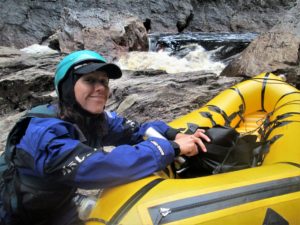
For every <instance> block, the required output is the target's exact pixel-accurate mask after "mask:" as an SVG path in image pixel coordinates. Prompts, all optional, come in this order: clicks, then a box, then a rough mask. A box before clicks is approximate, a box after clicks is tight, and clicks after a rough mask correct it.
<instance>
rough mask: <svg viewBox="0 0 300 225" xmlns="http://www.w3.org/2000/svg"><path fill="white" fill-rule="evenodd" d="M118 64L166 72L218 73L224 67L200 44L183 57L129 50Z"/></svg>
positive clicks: (165, 53) (125, 66)
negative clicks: (212, 58)
mask: <svg viewBox="0 0 300 225" xmlns="http://www.w3.org/2000/svg"><path fill="white" fill-rule="evenodd" d="M118 64H119V65H120V67H121V68H122V69H126V70H147V69H154V70H165V71H166V72H167V73H180V72H193V71H203V70H208V71H212V72H214V73H216V74H219V73H220V72H221V71H222V70H223V69H224V67H225V65H224V64H223V63H221V62H214V61H212V60H211V59H210V53H209V52H208V51H205V49H204V48H202V47H201V46H197V47H196V48H195V50H194V51H191V52H189V53H188V54H187V55H186V56H185V57H183V58H177V57H175V56H170V55H169V53H168V52H163V51H162V52H129V53H128V54H127V55H125V56H122V57H121V58H120V59H119V61H118Z"/></svg>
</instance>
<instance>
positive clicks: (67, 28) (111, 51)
mask: <svg viewBox="0 0 300 225" xmlns="http://www.w3.org/2000/svg"><path fill="white" fill-rule="evenodd" d="M99 15H101V16H99ZM61 21H62V29H61V31H60V32H59V33H58V40H59V43H60V49H61V51H62V52H66V53H69V52H72V51H74V50H80V49H93V50H95V51H99V52H101V53H102V54H103V55H104V56H105V57H106V58H108V59H109V60H113V59H114V58H118V56H119V55H120V54H122V53H124V52H128V51H132V50H136V51H147V50H148V39H147V32H146V28H145V27H144V25H143V23H142V22H141V21H139V20H137V18H135V17H132V16H128V15H123V14H118V15H111V14H110V13H109V12H107V11H105V10H102V9H91V10H84V11H80V12H78V11H72V10H70V9H67V8H65V9H64V11H63V14H62V20H61Z"/></svg>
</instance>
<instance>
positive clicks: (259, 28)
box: [0, 0, 296, 48]
mask: <svg viewBox="0 0 300 225" xmlns="http://www.w3.org/2000/svg"><path fill="white" fill-rule="evenodd" d="M295 2H296V0H292V1H281V0H262V1H257V0H250V1H236V0H229V1H222V0H216V1H196V0H164V1H154V0H151V1H142V0H134V1H133V0H123V1H119V0H111V1H108V0H101V1H91V0H85V1H77V2H76V3H74V1H72V0H65V1H52V0H48V1H31V0H23V1H19V0H6V1H5V0H4V1H1V3H0V8H1V9H2V10H1V15H0V16H1V20H0V34H1V35H0V43H2V45H4V46H12V47H17V48H22V47H25V46H28V45H31V44H33V43H41V42H42V41H44V40H45V39H47V38H48V37H49V36H51V35H52V34H54V33H56V32H57V30H59V29H63V30H64V29H65V28H64V25H65V23H66V21H65V20H64V17H65V18H68V19H70V18H69V17H68V16H66V10H67V11H74V13H76V12H83V11H85V12H86V13H90V14H92V13H94V17H91V19H90V20H88V19H87V20H86V21H85V22H83V21H81V20H80V24H78V23H77V22H78V21H76V20H73V21H69V23H68V26H67V30H65V31H66V35H68V34H69V35H70V36H71V37H72V36H76V32H77V31H79V30H78V29H80V30H81V29H84V28H85V29H87V28H91V27H93V28H95V29H96V28H97V27H98V29H100V28H101V29H104V30H106V29H108V30H109V26H108V25H107V26H104V25H103V26H102V25H100V26H98V25H99V21H105V20H106V21H111V20H112V19H114V17H116V18H118V16H121V18H120V19H119V21H120V22H122V20H123V19H122V17H123V16H124V18H128V17H129V16H132V17H135V18H137V19H138V20H139V21H140V22H141V23H142V22H143V21H145V19H146V18H148V19H150V20H151V32H177V27H176V24H182V25H183V26H184V28H185V31H205V32H211V31H217V32H219V31H223V32H224V31H230V32H245V31H251V32H264V31H267V30H268V29H270V28H271V27H272V26H273V25H275V23H276V21H277V19H278V18H280V17H282V15H283V14H284V12H285V11H286V10H288V9H290V8H292V7H293V6H294V5H295ZM79 18H80V19H82V17H79ZM96 18H98V19H96ZM73 22H74V23H73ZM82 25H84V26H82ZM71 28H74V30H72V29H71ZM103 32H104V31H103ZM74 34H75V35H74ZM78 35H79V37H78V38H79V39H80V38H82V36H80V33H79V34H78ZM81 41H82V40H80V41H79V43H76V42H75V44H74V45H75V47H79V48H80V47H82V46H81ZM77 45H79V46H77Z"/></svg>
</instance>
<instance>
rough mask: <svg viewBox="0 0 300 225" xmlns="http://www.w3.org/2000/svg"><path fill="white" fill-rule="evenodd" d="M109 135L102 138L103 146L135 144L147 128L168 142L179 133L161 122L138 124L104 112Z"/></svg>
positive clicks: (112, 113)
mask: <svg viewBox="0 0 300 225" xmlns="http://www.w3.org/2000/svg"><path fill="white" fill-rule="evenodd" d="M106 116H107V121H108V126H109V132H108V133H109V135H108V136H106V137H104V139H103V141H104V145H119V144H136V143H138V142H140V141H141V140H143V137H144V136H145V133H146V131H147V129H148V128H149V127H152V128H153V129H154V130H156V131H157V132H159V133H160V134H161V135H162V136H164V137H165V138H166V139H168V140H174V139H175V136H176V134H177V133H178V132H179V131H178V130H175V129H173V128H171V127H170V126H168V125H167V124H166V123H165V122H163V121H152V122H147V123H143V124H139V123H137V122H135V121H132V120H128V119H126V118H124V117H121V116H119V115H117V113H115V112H106Z"/></svg>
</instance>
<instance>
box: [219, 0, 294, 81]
mask: <svg viewBox="0 0 300 225" xmlns="http://www.w3.org/2000/svg"><path fill="white" fill-rule="evenodd" d="M299 12H300V1H298V4H297V5H296V6H295V7H294V8H292V9H291V10H290V11H288V12H287V14H286V15H285V16H284V17H283V18H282V19H281V20H280V21H279V22H278V23H277V24H276V25H275V26H274V27H273V28H272V29H271V30H270V31H268V32H266V33H264V34H262V35H260V36H259V37H257V38H256V39H255V40H254V41H253V42H252V43H251V44H250V45H249V46H248V47H247V48H246V49H245V50H244V51H243V52H242V53H241V55H240V56H239V57H238V58H236V59H234V60H233V61H232V62H231V63H230V64H229V65H228V66H227V67H226V68H225V69H224V70H223V72H222V73H221V75H223V76H241V75H246V76H255V75H257V74H259V73H261V72H274V73H277V74H280V73H284V74H285V75H286V76H287V78H288V82H290V83H293V82H295V80H296V82H297V79H299V75H300V73H299V44H300V13H299ZM296 76H298V77H296ZM295 77H296V78H295Z"/></svg>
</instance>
